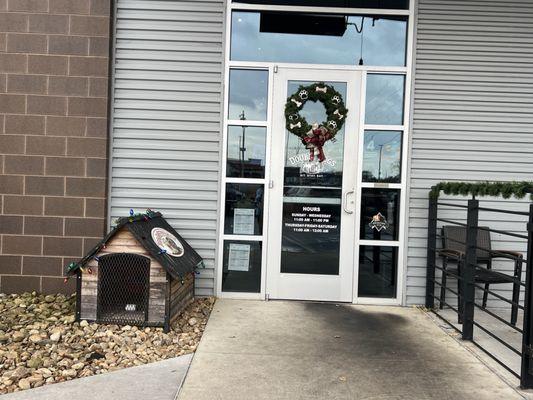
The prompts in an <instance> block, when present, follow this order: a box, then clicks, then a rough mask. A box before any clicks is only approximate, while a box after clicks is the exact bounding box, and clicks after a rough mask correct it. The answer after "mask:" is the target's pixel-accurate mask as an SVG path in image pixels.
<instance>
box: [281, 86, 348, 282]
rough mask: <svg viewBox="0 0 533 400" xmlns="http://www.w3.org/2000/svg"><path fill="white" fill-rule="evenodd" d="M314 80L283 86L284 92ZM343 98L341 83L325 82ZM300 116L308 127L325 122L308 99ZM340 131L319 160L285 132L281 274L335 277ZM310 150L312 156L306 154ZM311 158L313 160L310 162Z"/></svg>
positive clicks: (320, 108)
mask: <svg viewBox="0 0 533 400" xmlns="http://www.w3.org/2000/svg"><path fill="white" fill-rule="evenodd" d="M311 83H313V82H299V81H289V82H288V87H287V89H288V93H293V92H295V91H296V90H297V89H298V87H299V86H300V85H304V86H306V85H309V84H311ZM326 83H327V84H328V85H332V86H333V87H334V88H335V89H336V90H337V91H338V92H339V93H341V94H342V96H343V97H344V98H346V83H345V82H326ZM300 114H301V115H302V116H303V117H305V119H306V120H307V122H309V123H310V124H312V123H314V122H318V123H321V122H322V121H324V120H325V119H326V110H325V109H324V106H323V104H322V103H320V102H316V103H313V102H311V101H308V102H307V103H306V104H305V106H304V107H303V109H302V110H301V111H300ZM343 150H344V128H343V129H342V130H340V131H339V132H338V133H337V134H336V136H335V141H333V140H328V141H327V142H326V143H325V145H324V147H323V152H324V156H325V159H324V160H323V161H322V162H320V161H319V160H318V157H317V155H316V154H315V153H316V152H317V150H316V149H308V148H306V146H305V145H304V144H303V143H302V140H301V139H300V138H299V137H297V136H296V135H293V134H291V133H289V132H287V142H286V148H285V177H284V190H283V228H282V242H281V247H282V250H281V251H282V253H281V272H282V273H294V274H322V275H338V273H339V249H340V222H341V196H342V194H341V188H342V164H343ZM311 152H312V153H313V154H314V156H311ZM311 158H313V160H311Z"/></svg>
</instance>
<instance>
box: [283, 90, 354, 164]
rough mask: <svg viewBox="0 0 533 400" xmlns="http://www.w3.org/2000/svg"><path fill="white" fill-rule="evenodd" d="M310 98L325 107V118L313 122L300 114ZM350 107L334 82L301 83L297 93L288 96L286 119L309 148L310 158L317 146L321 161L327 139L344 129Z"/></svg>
mask: <svg viewBox="0 0 533 400" xmlns="http://www.w3.org/2000/svg"><path fill="white" fill-rule="evenodd" d="M308 101H313V102H317V101H320V102H321V103H322V104H323V105H324V107H325V109H326V116H327V118H326V121H323V122H321V123H318V122H316V123H313V124H312V125H311V124H309V122H307V121H306V119H305V118H304V117H303V116H302V115H301V114H300V111H301V110H302V108H303V106H304V105H305V103H307V102H308ZM347 114H348V110H347V109H346V107H345V105H344V100H343V99H342V95H341V94H340V93H339V92H337V91H336V90H335V89H334V88H333V86H331V85H326V84H325V83H324V82H318V83H313V84H311V85H308V86H302V85H300V86H299V87H298V89H297V90H296V92H295V93H293V94H292V95H290V96H289V98H288V99H287V103H286V104H285V123H286V127H287V130H288V131H289V132H291V133H292V134H293V135H296V136H298V137H299V138H300V139H301V140H302V143H303V144H304V145H305V146H306V148H308V149H309V150H310V161H313V160H314V152H315V149H316V150H318V159H319V161H320V162H322V161H324V160H325V156H324V153H323V150H322V147H323V146H324V144H325V142H327V141H328V140H331V139H333V138H334V137H335V135H336V134H337V133H338V132H339V131H340V130H341V129H342V127H343V125H344V121H346V116H347Z"/></svg>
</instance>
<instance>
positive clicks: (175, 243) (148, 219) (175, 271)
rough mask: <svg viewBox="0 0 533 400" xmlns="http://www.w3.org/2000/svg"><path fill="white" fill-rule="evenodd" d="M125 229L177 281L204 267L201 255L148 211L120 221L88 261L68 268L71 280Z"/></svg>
mask: <svg viewBox="0 0 533 400" xmlns="http://www.w3.org/2000/svg"><path fill="white" fill-rule="evenodd" d="M131 214H133V213H131ZM122 229H127V230H129V231H130V232H131V233H132V235H133V236H134V237H135V238H136V239H137V241H138V242H139V243H140V244H141V245H142V246H143V247H144V248H145V249H146V251H148V253H149V254H150V256H152V257H153V258H154V259H156V260H157V261H158V262H159V263H160V264H161V266H162V267H163V268H164V269H165V271H166V272H168V273H169V274H170V276H171V277H172V278H173V279H179V280H183V278H184V277H185V276H186V274H188V273H191V272H193V271H194V270H195V269H196V268H197V267H199V266H201V265H202V263H203V261H202V258H201V257H200V256H199V255H198V253H197V252H196V251H195V250H194V249H193V248H192V247H191V246H190V245H189V244H188V243H187V242H186V241H185V240H184V239H183V238H182V237H181V236H180V235H179V234H178V233H177V232H176V231H175V230H174V228H172V226H170V225H169V223H168V222H167V221H166V220H165V218H163V215H162V214H161V213H160V212H154V211H151V210H147V211H146V213H143V214H135V215H130V216H129V217H122V218H119V219H118V220H117V224H116V226H115V227H114V228H113V229H112V230H111V231H110V232H109V233H108V234H107V235H106V236H105V237H104V238H103V239H102V240H101V241H100V242H98V244H97V245H96V246H94V247H93V248H92V249H91V251H89V252H88V253H87V255H85V257H83V258H82V259H81V260H80V261H78V262H77V263H71V264H70V265H69V266H68V267H67V271H66V274H67V276H70V275H73V274H75V273H76V272H77V271H78V270H79V269H80V268H83V267H84V266H85V264H87V263H88V262H89V261H90V260H91V259H93V258H95V257H96V255H97V254H98V253H99V252H100V251H102V250H103V251H105V246H106V243H108V242H109V241H110V240H111V239H112V238H113V236H115V234H117V233H118V232H119V231H121V230H122Z"/></svg>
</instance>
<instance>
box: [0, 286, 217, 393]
mask: <svg viewBox="0 0 533 400" xmlns="http://www.w3.org/2000/svg"><path fill="white" fill-rule="evenodd" d="M75 304H76V297H75V296H64V295H60V294H58V295H47V296H43V295H39V294H37V293H35V292H34V293H24V294H22V295H6V294H0V395H1V394H5V393H10V392H15V391H19V390H25V389H29V388H35V387H39V386H42V385H47V384H51V383H56V382H63V381H66V380H71V379H75V378H78V377H86V376H91V375H96V374H101V373H105V372H107V371H116V370H118V369H122V368H127V367H131V366H135V365H141V364H146V363H150V362H155V361H159V360H163V359H166V358H170V357H177V356H180V355H183V354H187V353H191V352H193V351H194V350H195V349H196V346H197V345H198V343H199V341H200V337H201V336H202V333H203V330H204V328H205V324H206V323H207V318H208V317H209V314H210V312H211V309H212V307H213V304H214V299H213V298H203V299H196V300H195V301H194V302H193V303H191V304H190V305H189V306H188V307H187V308H186V309H185V310H184V311H183V313H182V315H181V316H180V317H179V318H178V319H177V320H176V321H175V322H174V323H173V326H172V329H171V331H170V332H169V333H164V332H163V329H162V328H153V327H146V328H139V327H136V326H117V325H100V324H95V323H89V322H87V321H81V322H79V323H77V322H74V321H75V312H74V310H75Z"/></svg>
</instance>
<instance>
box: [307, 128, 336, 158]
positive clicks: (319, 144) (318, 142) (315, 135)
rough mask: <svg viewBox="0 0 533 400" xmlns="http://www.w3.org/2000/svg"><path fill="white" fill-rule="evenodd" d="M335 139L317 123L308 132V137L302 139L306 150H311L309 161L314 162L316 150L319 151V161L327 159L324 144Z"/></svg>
mask: <svg viewBox="0 0 533 400" xmlns="http://www.w3.org/2000/svg"><path fill="white" fill-rule="evenodd" d="M331 138H333V135H332V134H331V133H330V132H329V130H328V129H327V128H325V127H324V126H322V125H321V126H318V124H317V123H314V124H313V127H312V128H311V129H310V130H309V132H307V135H306V136H305V137H304V138H303V139H302V142H303V143H304V144H305V148H306V149H309V161H314V159H315V150H317V151H318V161H320V162H322V161H324V160H325V159H326V157H325V156H324V150H323V146H324V144H325V143H326V142H327V141H328V140H330V139H331Z"/></svg>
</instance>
